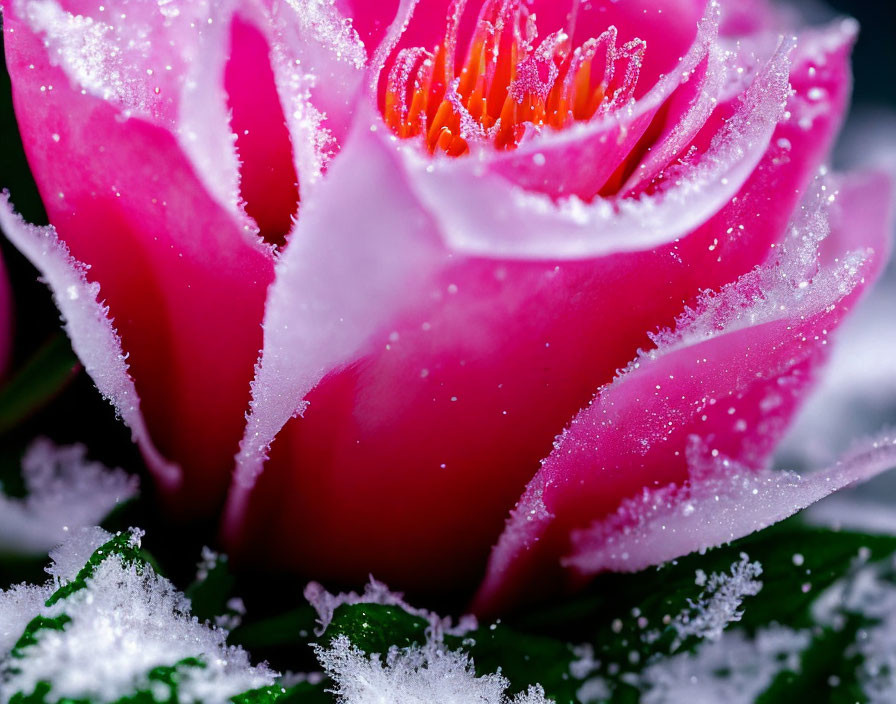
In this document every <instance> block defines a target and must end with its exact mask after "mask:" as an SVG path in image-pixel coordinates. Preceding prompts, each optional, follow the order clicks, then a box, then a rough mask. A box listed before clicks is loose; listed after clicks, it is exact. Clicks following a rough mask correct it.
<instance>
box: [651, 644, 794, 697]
mask: <svg viewBox="0 0 896 704" xmlns="http://www.w3.org/2000/svg"><path fill="white" fill-rule="evenodd" d="M809 641H810V636H809V634H808V633H803V632H799V631H792V630H790V629H788V628H783V627H773V628H768V629H762V630H760V631H758V632H757V633H756V636H755V637H754V638H752V639H751V638H748V637H747V636H746V635H744V633H743V632H742V631H732V632H730V633H726V634H725V635H724V636H723V637H722V638H721V639H719V640H717V641H714V642H713V641H708V642H704V643H703V644H701V645H700V647H699V648H697V650H696V652H694V653H682V654H681V655H675V656H673V657H671V658H668V659H666V660H662V661H659V662H657V663H655V664H653V665H650V666H649V667H648V668H647V669H645V670H644V672H642V673H641V674H640V675H639V676H637V677H636V680H637V682H636V683H633V684H637V686H638V687H639V688H642V691H645V694H644V696H643V698H642V699H641V701H642V702H644V704H718V702H726V704H752V703H753V702H754V701H755V700H756V697H757V696H759V695H760V694H761V693H762V692H763V691H765V689H766V688H767V687H768V686H769V685H770V684H771V682H772V680H773V679H774V677H775V675H777V674H778V673H779V672H782V671H784V670H791V671H797V672H798V671H799V654H800V653H801V652H802V651H803V650H804V649H805V648H806V647H807V646H808V645H809Z"/></svg>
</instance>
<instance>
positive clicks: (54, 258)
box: [0, 193, 182, 490]
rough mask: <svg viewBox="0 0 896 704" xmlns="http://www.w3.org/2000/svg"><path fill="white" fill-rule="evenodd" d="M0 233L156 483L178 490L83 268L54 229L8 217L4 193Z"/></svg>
mask: <svg viewBox="0 0 896 704" xmlns="http://www.w3.org/2000/svg"><path fill="white" fill-rule="evenodd" d="M0 227H2V228H3V232H5V233H6V236H7V237H8V238H9V239H10V241H11V242H12V243H13V244H14V245H15V246H16V247H18V249H19V251H20V252H22V254H24V255H25V256H26V257H27V258H28V259H29V261H31V263H32V264H34V266H35V267H37V268H38V270H39V271H40V273H41V276H43V278H44V280H45V281H46V282H47V284H48V285H49V286H50V288H51V289H52V290H53V292H54V295H55V298H56V305H57V306H58V307H59V310H60V312H61V313H62V317H63V320H64V322H65V326H66V331H67V332H68V334H69V337H70V338H71V340H72V346H73V347H74V349H75V352H76V353H77V355H78V357H79V358H80V359H81V361H82V362H83V364H84V368H85V369H86V370H87V373H88V374H90V376H91V378H92V379H93V380H94V382H95V383H96V385H97V388H98V389H99V391H100V393H101V394H103V396H105V397H106V398H107V399H109V401H110V402H111V403H112V405H114V406H115V409H116V410H117V411H118V413H119V414H120V415H121V418H122V420H123V421H124V422H125V423H126V424H127V425H128V427H129V428H130V429H131V432H132V433H133V437H134V441H135V442H136V443H137V445H138V446H139V447H140V450H141V451H142V452H143V456H144V457H145V458H146V461H147V464H148V465H149V467H150V469H151V470H152V471H153V473H154V474H155V475H156V478H157V479H158V481H159V482H160V483H161V484H162V486H163V487H164V488H166V489H168V490H176V489H178V488H179V487H180V485H181V483H182V477H181V473H180V469H179V468H178V467H177V466H174V465H172V464H170V463H168V462H167V461H166V460H165V458H164V457H162V456H161V455H160V454H159V452H158V450H157V449H156V447H155V445H154V444H153V442H152V439H151V438H150V435H149V431H148V429H147V427H146V423H145V421H144V418H143V415H142V414H141V411H140V400H139V398H138V397H137V390H136V389H135V388H134V382H133V380H132V379H131V377H130V375H129V373H128V364H127V362H126V355H125V354H124V352H123V351H122V349H121V340H120V338H119V337H118V334H117V333H116V332H115V329H114V328H113V326H112V321H111V320H110V319H109V316H108V309H107V308H106V307H105V306H104V305H103V304H102V303H100V302H99V301H98V300H97V294H98V292H99V287H98V286H97V285H96V284H91V283H90V282H88V280H87V276H86V267H85V266H84V265H83V264H81V263H80V262H78V261H76V260H74V259H72V256H71V254H70V253H69V251H68V248H67V247H66V246H65V244H64V243H63V242H60V240H59V238H58V237H57V234H56V231H55V229H54V228H52V227H46V228H40V227H35V226H33V225H28V224H26V223H25V222H24V221H23V220H22V219H21V218H20V217H19V216H18V215H16V214H15V213H13V212H12V208H11V207H10V205H9V200H8V196H7V195H6V194H5V193H4V194H3V197H2V204H0Z"/></svg>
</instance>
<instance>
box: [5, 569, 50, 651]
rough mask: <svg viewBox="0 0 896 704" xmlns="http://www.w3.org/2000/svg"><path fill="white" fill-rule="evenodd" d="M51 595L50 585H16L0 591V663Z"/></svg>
mask: <svg viewBox="0 0 896 704" xmlns="http://www.w3.org/2000/svg"><path fill="white" fill-rule="evenodd" d="M52 593H53V587H52V585H50V584H45V585H43V586H41V587H36V586H32V585H30V584H17V585H16V586H14V587H10V588H9V589H7V590H6V591H4V590H2V589H0V662H2V661H3V659H4V658H5V656H6V654H7V653H8V652H9V651H10V650H12V647H13V646H14V645H15V644H16V641H18V639H19V638H20V637H21V635H22V632H23V631H24V630H25V626H27V625H28V622H29V621H31V619H33V618H34V617H35V616H37V614H38V612H39V611H40V609H41V607H42V606H43V605H44V602H45V601H46V600H47V599H49V598H50V594H52Z"/></svg>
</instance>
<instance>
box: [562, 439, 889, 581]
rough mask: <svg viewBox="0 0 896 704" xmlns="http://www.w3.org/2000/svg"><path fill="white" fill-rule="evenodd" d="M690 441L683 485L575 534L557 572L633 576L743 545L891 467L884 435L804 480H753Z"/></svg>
mask: <svg viewBox="0 0 896 704" xmlns="http://www.w3.org/2000/svg"><path fill="white" fill-rule="evenodd" d="M692 440H693V442H692V443H691V446H690V447H689V448H688V450H687V458H688V470H689V477H688V479H687V480H686V481H685V482H684V483H682V484H681V485H680V486H679V485H675V484H670V485H668V486H666V487H663V488H660V489H650V488H648V489H645V490H644V493H643V494H641V495H640V496H638V497H635V498H633V499H626V500H624V501H623V502H622V503H621V505H620V506H619V508H618V509H617V511H616V512H615V513H613V514H611V515H609V516H607V517H606V518H603V519H601V520H599V521H596V522H595V523H594V524H593V525H591V526H590V527H589V528H586V529H584V530H580V531H574V532H573V534H572V537H571V540H570V544H571V548H572V552H571V553H570V555H569V556H568V557H565V558H563V560H562V563H563V565H564V566H565V567H568V568H571V569H572V570H574V571H575V572H576V573H578V574H580V575H582V576H587V575H593V574H596V573H598V572H606V571H619V572H635V571H637V570H641V569H644V568H645V567H649V566H651V565H658V564H660V563H663V562H667V561H669V560H674V559H675V558H678V557H681V556H682V555H687V554H688V553H691V552H694V551H696V550H704V549H708V548H713V547H717V546H719V545H723V544H725V543H727V542H730V541H732V540H736V539H737V538H742V537H744V536H745V535H749V534H750V533H752V532H754V531H757V530H761V529H763V528H766V527H767V526H769V525H771V524H773V523H777V522H778V521H781V520H783V519H785V518H787V517H788V516H792V515H793V514H794V513H796V512H797V511H799V510H801V509H803V508H806V507H807V506H809V505H810V504H813V503H815V502H816V501H818V500H820V499H823V498H824V497H825V496H828V495H830V494H833V493H834V492H835V491H838V490H840V489H842V488H844V487H847V486H850V485H851V484H855V483H856V482H862V481H866V480H868V479H871V478H872V477H874V476H876V475H877V474H880V473H881V472H884V471H886V470H888V469H892V468H894V467H896V437H893V436H891V435H882V436H880V437H878V438H875V439H874V440H869V441H866V442H864V443H862V444H861V445H860V446H859V447H858V448H857V449H855V450H853V451H852V452H850V454H849V455H847V456H846V457H844V458H843V459H841V460H840V461H838V462H837V463H836V464H834V465H832V466H830V467H827V468H825V469H820V470H816V471H813V472H809V473H808V474H803V475H800V474H797V473H795V472H787V471H776V470H771V469H765V470H760V471H759V472H757V471H755V469H753V468H751V467H744V466H739V465H738V464H737V463H735V462H731V461H730V460H728V459H726V458H724V457H722V456H721V455H717V456H713V455H712V454H711V452H710V451H709V449H708V448H707V447H706V445H705V443H703V442H701V441H700V440H698V439H697V438H696V436H695V437H693V438H692Z"/></svg>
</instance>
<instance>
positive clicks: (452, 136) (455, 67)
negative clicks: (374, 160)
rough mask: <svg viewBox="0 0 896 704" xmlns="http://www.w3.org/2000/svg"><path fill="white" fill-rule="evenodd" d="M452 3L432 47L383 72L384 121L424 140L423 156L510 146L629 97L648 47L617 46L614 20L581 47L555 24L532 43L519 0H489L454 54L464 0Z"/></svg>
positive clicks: (401, 57) (402, 57) (398, 59)
mask: <svg viewBox="0 0 896 704" xmlns="http://www.w3.org/2000/svg"><path fill="white" fill-rule="evenodd" d="M455 9H456V11H455V12H453V13H452V15H451V16H449V18H448V21H447V26H446V31H445V38H444V40H443V41H442V42H441V43H440V44H439V45H437V46H435V47H434V48H433V49H432V50H429V49H426V48H423V47H408V48H404V49H402V50H401V51H400V52H398V54H397V55H396V56H395V58H394V60H393V62H392V64H391V66H390V67H388V69H387V71H386V72H385V73H386V77H385V91H384V94H383V98H382V102H381V109H382V112H383V117H384V119H385V122H386V124H387V125H388V126H389V127H390V128H391V129H392V131H393V132H395V134H397V135H398V136H399V137H402V138H405V139H409V138H419V139H422V140H423V142H424V144H425V145H426V147H427V149H428V150H429V151H430V152H431V153H433V152H435V151H436V150H440V151H442V152H444V153H446V154H448V155H449V156H460V155H462V154H465V153H467V152H468V151H469V150H470V145H471V143H479V144H491V145H493V146H494V147H496V148H498V149H513V148H515V147H516V146H517V145H519V144H520V142H521V141H522V140H523V139H525V138H526V137H527V136H528V135H530V134H532V133H537V132H538V131H540V130H542V129H545V128H552V129H555V130H561V129H564V128H566V127H568V126H569V125H571V124H573V123H574V122H576V121H587V120H590V119H592V118H593V117H595V116H596V115H603V114H606V113H608V112H611V111H613V110H616V109H618V108H619V107H621V106H623V105H627V104H629V103H630V102H631V101H632V99H633V98H634V94H635V88H636V86H637V82H638V75H639V72H640V67H641V63H642V60H643V57H644V53H645V50H646V44H645V43H644V42H643V41H641V40H638V39H635V40H633V41H630V42H628V43H626V44H624V45H622V46H619V45H618V41H617V40H618V33H617V30H616V28H615V27H613V26H610V27H608V28H607V29H606V31H604V32H603V33H602V34H600V35H599V36H597V37H593V38H591V39H588V40H587V41H585V42H583V43H582V44H580V45H579V46H574V45H573V42H572V40H571V38H570V35H569V34H568V33H567V31H566V30H563V29H560V30H557V31H555V32H553V33H552V34H549V35H547V36H545V37H544V38H543V39H539V36H538V27H537V24H536V18H535V15H534V14H532V13H530V11H529V10H528V8H527V7H526V6H525V5H524V4H523V3H522V2H521V1H520V0H487V1H486V2H485V3H484V4H483V5H482V9H481V11H480V13H479V18H478V20H477V23H476V28H475V31H474V32H473V35H472V38H471V39H470V42H469V49H468V51H467V53H466V54H465V55H464V56H462V57H461V56H458V55H457V46H456V44H457V36H458V25H459V24H460V22H461V16H462V4H459V5H457V6H455ZM570 31H571V28H570Z"/></svg>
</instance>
